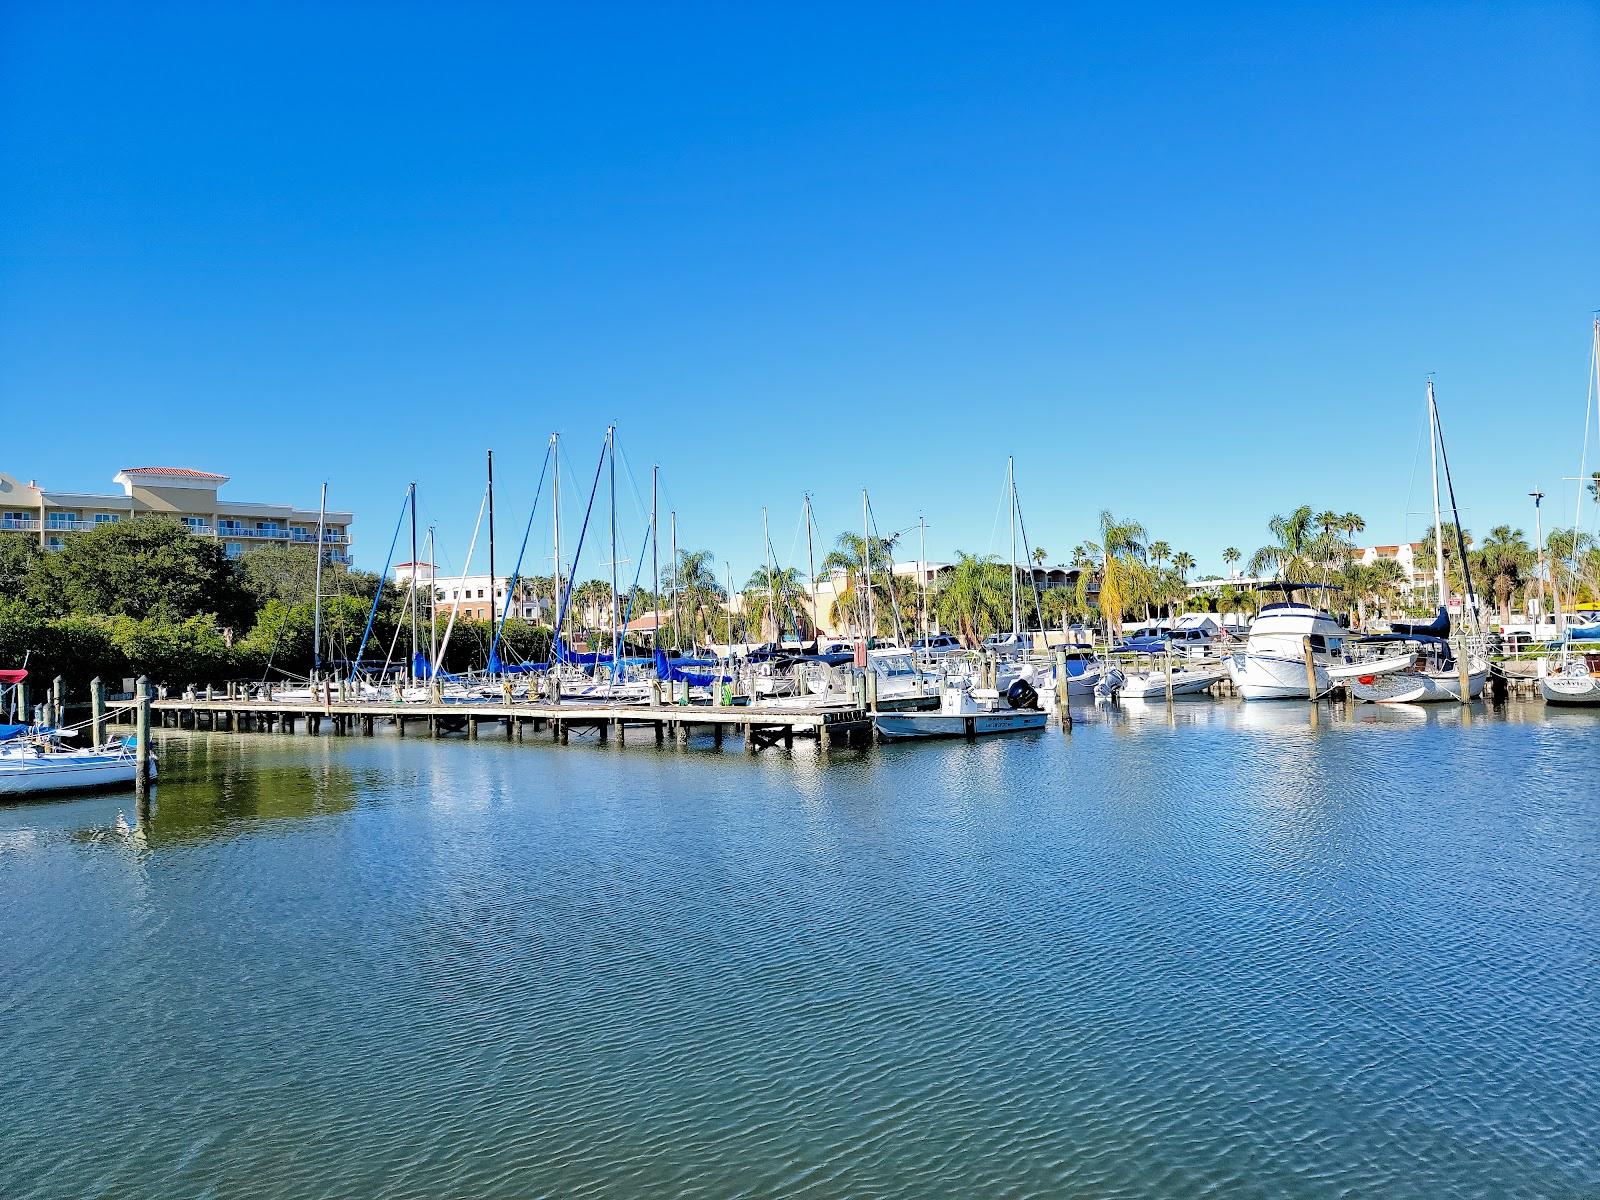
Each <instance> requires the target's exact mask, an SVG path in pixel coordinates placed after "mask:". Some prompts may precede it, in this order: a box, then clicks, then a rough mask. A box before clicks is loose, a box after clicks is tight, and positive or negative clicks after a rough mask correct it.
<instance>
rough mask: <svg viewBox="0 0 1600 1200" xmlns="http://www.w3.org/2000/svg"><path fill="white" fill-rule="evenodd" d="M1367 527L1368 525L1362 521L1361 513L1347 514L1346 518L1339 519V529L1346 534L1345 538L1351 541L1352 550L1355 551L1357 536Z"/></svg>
mask: <svg viewBox="0 0 1600 1200" xmlns="http://www.w3.org/2000/svg"><path fill="white" fill-rule="evenodd" d="M1366 527H1367V523H1366V521H1364V520H1362V518H1361V514H1360V513H1353V512H1347V513H1345V514H1344V516H1342V517H1340V518H1339V529H1340V530H1341V531H1342V532H1343V533H1344V535H1345V537H1346V538H1348V539H1349V541H1350V548H1351V550H1354V549H1355V545H1356V534H1358V533H1360V532H1361V531H1362V530H1363V529H1365V528H1366Z"/></svg>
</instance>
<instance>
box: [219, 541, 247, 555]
mask: <svg viewBox="0 0 1600 1200" xmlns="http://www.w3.org/2000/svg"><path fill="white" fill-rule="evenodd" d="M222 552H223V553H224V554H226V555H227V556H228V557H229V558H238V557H239V556H240V555H241V554H243V553H244V543H243V542H223V543H222Z"/></svg>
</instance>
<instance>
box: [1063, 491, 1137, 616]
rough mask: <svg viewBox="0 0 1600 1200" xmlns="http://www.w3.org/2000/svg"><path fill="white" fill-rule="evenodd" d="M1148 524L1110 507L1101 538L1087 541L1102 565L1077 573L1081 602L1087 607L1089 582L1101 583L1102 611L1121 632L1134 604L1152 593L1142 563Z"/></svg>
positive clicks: (1104, 515)
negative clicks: (1120, 516)
mask: <svg viewBox="0 0 1600 1200" xmlns="http://www.w3.org/2000/svg"><path fill="white" fill-rule="evenodd" d="M1146 536H1147V535H1146V533H1145V528H1144V526H1143V525H1141V524H1140V523H1139V522H1138V521H1133V520H1123V519H1121V518H1119V517H1116V516H1113V515H1112V513H1111V511H1110V510H1109V509H1104V510H1102V511H1101V513H1100V541H1099V543H1098V544H1096V543H1094V542H1086V543H1084V547H1085V550H1086V552H1087V553H1088V554H1090V555H1096V556H1098V557H1099V560H1100V561H1099V569H1098V571H1097V572H1095V573H1093V575H1091V573H1090V572H1088V571H1085V572H1083V573H1082V574H1081V575H1079V576H1078V603H1079V605H1080V606H1081V607H1083V608H1087V607H1088V604H1089V588H1090V585H1091V584H1092V583H1093V582H1094V581H1095V579H1098V581H1099V584H1100V592H1099V600H1100V615H1101V616H1102V617H1103V618H1104V619H1105V622H1106V625H1107V627H1108V628H1109V629H1110V630H1111V631H1112V632H1114V633H1116V634H1118V635H1120V634H1121V633H1122V619H1123V617H1124V615H1125V614H1126V613H1127V612H1128V611H1129V610H1130V609H1132V607H1133V606H1134V605H1135V604H1138V603H1141V602H1147V601H1148V600H1149V597H1150V593H1151V587H1150V573H1149V571H1148V570H1146V569H1145V566H1144V563H1143V554H1144V541H1145V538H1146Z"/></svg>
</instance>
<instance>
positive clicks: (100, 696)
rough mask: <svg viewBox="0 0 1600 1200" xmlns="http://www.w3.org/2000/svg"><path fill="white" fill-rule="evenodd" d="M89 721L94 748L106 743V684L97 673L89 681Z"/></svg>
mask: <svg viewBox="0 0 1600 1200" xmlns="http://www.w3.org/2000/svg"><path fill="white" fill-rule="evenodd" d="M89 722H90V725H91V726H92V727H93V729H94V744H95V746H96V748H98V747H100V746H103V745H105V744H106V685H105V684H103V683H101V682H100V677H99V676H98V675H97V676H95V677H94V678H93V679H92V680H90V681H89Z"/></svg>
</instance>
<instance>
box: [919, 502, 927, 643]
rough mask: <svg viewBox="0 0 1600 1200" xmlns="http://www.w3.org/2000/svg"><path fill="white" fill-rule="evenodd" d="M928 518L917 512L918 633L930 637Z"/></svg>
mask: <svg viewBox="0 0 1600 1200" xmlns="http://www.w3.org/2000/svg"><path fill="white" fill-rule="evenodd" d="M927 581H928V520H927V518H926V517H924V516H923V515H922V514H921V513H918V514H917V634H918V636H920V637H921V638H922V639H923V640H924V641H926V640H927V637H928V587H927Z"/></svg>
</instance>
